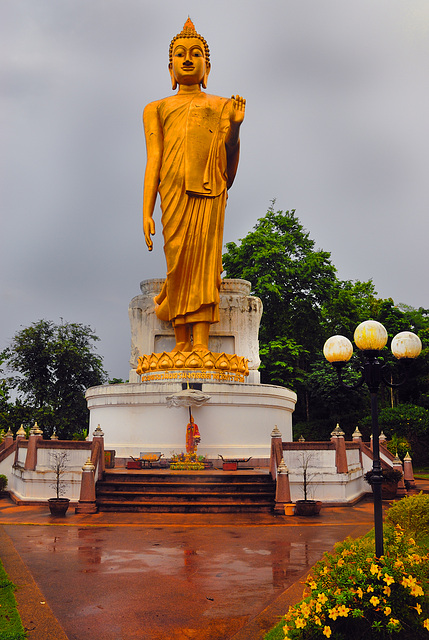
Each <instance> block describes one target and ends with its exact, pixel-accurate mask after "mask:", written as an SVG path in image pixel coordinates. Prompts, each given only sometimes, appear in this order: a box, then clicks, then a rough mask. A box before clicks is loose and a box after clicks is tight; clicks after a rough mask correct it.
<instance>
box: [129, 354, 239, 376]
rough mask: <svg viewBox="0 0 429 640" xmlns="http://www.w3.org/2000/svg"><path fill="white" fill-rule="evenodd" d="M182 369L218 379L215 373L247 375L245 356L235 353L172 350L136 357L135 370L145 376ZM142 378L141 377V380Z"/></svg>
mask: <svg viewBox="0 0 429 640" xmlns="http://www.w3.org/2000/svg"><path fill="white" fill-rule="evenodd" d="M179 370H180V371H183V370H190V371H196V370H202V371H207V372H209V373H213V374H215V375H214V376H213V377H212V376H210V379H213V380H215V379H219V377H218V375H217V374H220V373H224V374H230V375H231V374H232V375H237V376H239V377H246V376H248V375H249V367H248V361H247V358H244V357H242V356H237V355H236V354H228V353H214V352H213V351H205V352H202V351H185V352H183V351H172V352H169V353H167V352H166V351H163V352H162V353H151V354H150V355H143V356H140V357H139V358H138V365H137V369H136V372H137V374H138V375H141V376H146V375H147V374H150V373H156V372H166V371H179ZM143 379H144V378H142V380H143Z"/></svg>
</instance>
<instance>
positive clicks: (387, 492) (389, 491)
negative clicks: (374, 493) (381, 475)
mask: <svg viewBox="0 0 429 640" xmlns="http://www.w3.org/2000/svg"><path fill="white" fill-rule="evenodd" d="M397 491H398V483H397V482H382V483H381V497H382V499H383V500H393V498H395V497H396V493H397Z"/></svg>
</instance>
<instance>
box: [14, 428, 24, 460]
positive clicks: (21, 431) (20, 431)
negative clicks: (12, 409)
mask: <svg viewBox="0 0 429 640" xmlns="http://www.w3.org/2000/svg"><path fill="white" fill-rule="evenodd" d="M20 440H25V429H24V427H23V426H22V425H21V426H20V427H19V429H18V431H17V432H16V451H15V460H14V461H13V464H14V465H15V464H16V463H17V462H18V455H19V441H20Z"/></svg>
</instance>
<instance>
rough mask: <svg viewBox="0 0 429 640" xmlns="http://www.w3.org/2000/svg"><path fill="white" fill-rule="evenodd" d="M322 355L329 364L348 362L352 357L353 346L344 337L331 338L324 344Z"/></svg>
mask: <svg viewBox="0 0 429 640" xmlns="http://www.w3.org/2000/svg"><path fill="white" fill-rule="evenodd" d="M323 355H324V356H325V358H326V359H327V361H328V362H330V363H331V364H334V362H348V361H349V360H350V358H351V357H352V355H353V345H352V343H351V342H350V340H349V339H348V338H345V337H344V336H332V337H331V338H328V340H327V341H326V342H325V344H324V347H323Z"/></svg>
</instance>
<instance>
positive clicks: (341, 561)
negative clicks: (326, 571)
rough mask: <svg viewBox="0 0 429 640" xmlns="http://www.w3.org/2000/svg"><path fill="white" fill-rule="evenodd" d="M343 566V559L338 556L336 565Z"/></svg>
mask: <svg viewBox="0 0 429 640" xmlns="http://www.w3.org/2000/svg"><path fill="white" fill-rule="evenodd" d="M343 566H344V560H343V559H342V558H340V559H339V560H338V562H337V567H343Z"/></svg>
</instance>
